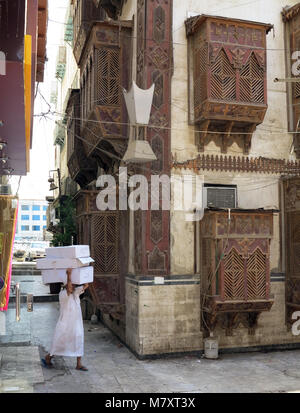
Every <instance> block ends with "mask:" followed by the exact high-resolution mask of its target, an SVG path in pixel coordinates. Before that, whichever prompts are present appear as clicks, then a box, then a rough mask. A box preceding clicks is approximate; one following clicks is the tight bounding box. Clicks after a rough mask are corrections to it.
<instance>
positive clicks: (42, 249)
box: [26, 241, 49, 261]
mask: <svg viewBox="0 0 300 413" xmlns="http://www.w3.org/2000/svg"><path fill="white" fill-rule="evenodd" d="M48 247H49V242H43V241H34V242H32V243H31V244H30V247H29V250H28V253H27V257H26V261H35V260H36V259H38V258H45V257H46V248H48Z"/></svg>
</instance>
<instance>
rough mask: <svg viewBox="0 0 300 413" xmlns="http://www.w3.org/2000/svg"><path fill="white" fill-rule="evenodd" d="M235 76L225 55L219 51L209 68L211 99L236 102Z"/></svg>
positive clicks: (222, 51)
mask: <svg viewBox="0 0 300 413" xmlns="http://www.w3.org/2000/svg"><path fill="white" fill-rule="evenodd" d="M236 76H237V75H236V71H235V70H234V68H233V67H232V65H231V64H230V62H229V60H228V58H227V56H226V53H225V52H224V50H221V52H220V53H219V55H218V57H217V58H216V60H215V62H214V63H213V64H212V67H211V97H212V98H213V99H218V100H236Z"/></svg>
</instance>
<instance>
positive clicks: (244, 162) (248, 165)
mask: <svg viewBox="0 0 300 413" xmlns="http://www.w3.org/2000/svg"><path fill="white" fill-rule="evenodd" d="M171 167H172V168H174V169H180V170H182V169H184V170H186V169H189V170H193V171H194V172H199V171H200V170H206V171H224V172H246V173H260V174H272V175H277V174H278V175H300V162H299V161H287V160H285V159H269V158H263V157H259V158H248V157H242V156H226V155H220V156H219V155H199V156H198V157H197V158H194V159H189V160H186V161H183V162H178V161H176V160H173V161H172V163H171Z"/></svg>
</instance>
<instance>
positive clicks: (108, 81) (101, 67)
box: [96, 47, 121, 106]
mask: <svg viewBox="0 0 300 413" xmlns="http://www.w3.org/2000/svg"><path fill="white" fill-rule="evenodd" d="M120 55H121V52H120V49H118V48H105V47H103V48H100V49H97V51H96V56H97V64H96V78H97V84H96V88H97V100H98V105H104V106H110V105H120V101H121V98H120V84H121V78H120V61H121V56H120Z"/></svg>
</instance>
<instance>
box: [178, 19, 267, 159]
mask: <svg viewBox="0 0 300 413" xmlns="http://www.w3.org/2000/svg"><path fill="white" fill-rule="evenodd" d="M271 28H272V26H271V25H269V24H263V23H256V22H249V21H244V20H237V19H228V18H223V17H212V16H206V15H200V16H196V17H191V18H189V19H188V20H187V21H186V31H187V36H188V41H189V78H190V85H189V100H190V123H192V124H194V125H196V128H195V129H196V130H199V132H196V144H197V146H198V150H199V151H204V148H205V145H207V144H208V143H209V141H210V140H215V143H216V144H217V145H219V146H220V148H221V152H222V153H226V152H227V149H228V147H229V146H230V145H231V144H232V143H233V141H236V143H238V144H239V145H240V146H242V148H243V151H244V153H245V154H248V153H249V150H250V147H251V138H252V134H253V132H254V131H255V128H256V126H257V125H259V124H261V123H262V122H263V120H264V117H265V113H266V111H267V85H266V79H267V77H266V67H267V62H266V33H268V32H269V31H270V30H271ZM209 132H217V134H216V133H214V134H210V133H209ZM218 132H219V134H218ZM239 134H241V135H239Z"/></svg>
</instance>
